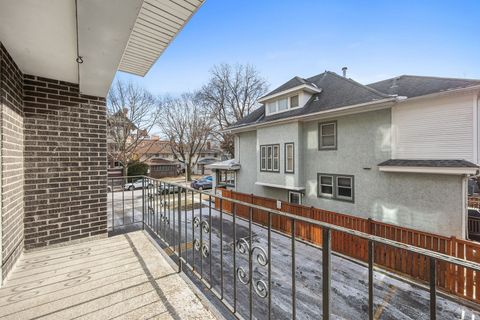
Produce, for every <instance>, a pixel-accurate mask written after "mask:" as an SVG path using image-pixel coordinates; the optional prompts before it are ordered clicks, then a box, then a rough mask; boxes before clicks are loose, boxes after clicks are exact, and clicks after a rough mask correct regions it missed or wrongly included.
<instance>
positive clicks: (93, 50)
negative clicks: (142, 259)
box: [0, 0, 202, 283]
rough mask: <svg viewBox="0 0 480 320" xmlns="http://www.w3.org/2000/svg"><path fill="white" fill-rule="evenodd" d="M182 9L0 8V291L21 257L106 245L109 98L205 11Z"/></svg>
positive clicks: (101, 4) (88, 4) (14, 4)
mask: <svg viewBox="0 0 480 320" xmlns="http://www.w3.org/2000/svg"><path fill="white" fill-rule="evenodd" d="M180 3H181V4H178V3H177V2H175V3H174V2H172V1H164V2H162V3H160V4H157V7H152V5H151V4H150V3H148V2H147V1H145V2H144V1H139V0H135V1H128V2H124V3H123V4H122V6H118V5H117V4H116V2H115V1H110V0H107V1H96V2H94V1H79V2H78V3H77V2H74V1H48V2H43V1H41V2H34V1H27V0H22V1H10V2H2V4H1V5H0V106H1V109H2V112H1V119H0V131H1V142H0V143H1V148H0V149H1V158H0V159H1V161H0V162H1V170H0V195H1V196H0V208H1V214H0V226H1V228H0V230H1V231H0V249H1V250H0V257H1V262H2V264H1V272H0V275H1V279H0V283H1V282H2V281H3V279H4V278H5V277H6V276H7V274H8V273H9V271H10V270H11V269H12V267H13V266H14V265H15V262H16V261H17V259H18V257H19V256H20V254H21V253H22V252H23V251H24V250H29V249H33V248H38V247H43V246H50V245H55V244H58V243H65V242H72V241H75V242H76V241H80V240H82V241H83V240H87V239H93V238H99V237H100V238H101V237H106V236H107V207H106V206H107V132H106V108H105V96H106V94H107V92H108V89H109V87H110V84H111V82H112V79H113V78H114V76H115V73H116V71H117V70H120V71H124V72H128V73H132V74H136V75H140V76H144V75H145V74H146V73H147V72H148V71H149V69H150V67H151V66H152V65H153V63H154V62H155V61H156V60H157V58H158V57H159V56H160V55H161V53H162V52H163V51H164V50H165V48H166V47H167V46H168V45H169V44H170V42H171V41H172V39H173V38H174V37H175V36H176V35H177V33H178V32H179V31H180V30H181V28H182V27H183V26H184V25H185V24H186V23H187V21H188V20H189V18H190V17H191V16H192V15H193V14H194V13H195V12H196V10H197V9H198V7H199V6H200V5H201V4H202V1H189V2H188V3H187V2H186V1H180ZM192 3H194V4H192ZM147 12H148V18H147V17H146V15H147ZM165 15H167V16H168V17H171V18H170V19H174V20H175V23H173V24H172V23H167V22H168V21H169V20H168V21H167V20H165V18H164V16H165ZM152 17H153V19H157V20H158V21H157V22H156V23H151V22H147V23H145V22H144V21H145V19H147V20H148V19H152ZM142 21H143V22H142ZM149 21H150V20H149Z"/></svg>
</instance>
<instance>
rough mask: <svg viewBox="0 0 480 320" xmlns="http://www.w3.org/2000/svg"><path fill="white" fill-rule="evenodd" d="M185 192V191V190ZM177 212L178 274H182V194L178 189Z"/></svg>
mask: <svg viewBox="0 0 480 320" xmlns="http://www.w3.org/2000/svg"><path fill="white" fill-rule="evenodd" d="M185 192H187V190H185ZM177 194H178V199H177V211H178V272H182V208H181V204H182V193H181V189H180V188H179V189H178V192H177Z"/></svg>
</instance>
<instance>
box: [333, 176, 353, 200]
mask: <svg viewBox="0 0 480 320" xmlns="http://www.w3.org/2000/svg"><path fill="white" fill-rule="evenodd" d="M338 178H345V179H349V180H350V187H343V186H339V185H338ZM339 188H345V189H350V190H351V192H350V193H351V195H352V196H351V197H345V196H341V195H339V192H338V189H339ZM335 198H337V199H340V200H348V201H353V177H351V176H336V177H335Z"/></svg>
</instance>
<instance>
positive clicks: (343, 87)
mask: <svg viewBox="0 0 480 320" xmlns="http://www.w3.org/2000/svg"><path fill="white" fill-rule="evenodd" d="M479 91H480V80H468V79H451V78H437V77H421V76H409V75H403V76H400V77H395V78H392V79H387V80H384V81H380V82H376V83H372V84H369V85H363V84H360V83H358V82H356V81H354V80H352V79H349V78H347V77H344V76H340V75H337V74H336V73H334V72H330V71H325V72H324V73H321V74H319V75H316V76H313V77H310V78H306V79H304V78H300V77H294V78H292V79H291V80H289V81H287V82H286V83H285V84H283V85H281V86H280V87H278V88H276V89H275V90H273V91H271V92H270V93H268V94H267V95H266V96H264V97H262V98H261V99H259V103H261V104H262V105H261V107H260V108H258V109H257V110H255V111H254V112H252V113H251V114H249V115H248V116H247V117H245V118H244V119H242V120H241V121H239V122H238V123H236V124H235V125H234V126H232V127H231V128H229V131H230V132H232V133H234V134H235V137H236V138H235V162H236V163H238V166H237V167H235V169H234V170H233V171H231V172H230V175H232V174H234V175H235V183H234V184H230V188H232V189H234V190H236V191H238V192H243V193H253V194H256V195H259V196H264V197H270V198H275V199H279V200H282V201H288V202H295V203H302V204H304V205H308V206H314V207H318V208H322V209H326V210H331V211H336V212H340V213H346V214H351V215H356V216H361V217H365V218H368V217H370V218H372V219H375V220H377V221H382V222H386V223H392V224H396V225H401V226H404V227H409V228H414V229H418V230H422V231H425V232H431V233H436V234H441V235H445V236H456V237H458V238H465V237H466V231H465V229H466V227H465V225H466V215H467V213H466V208H467V192H466V188H467V180H468V177H469V176H471V175H476V174H477V171H478V163H479V149H480V146H479V138H478V136H479V131H478V123H479V121H480V118H479V111H478V108H479ZM223 171H225V170H223ZM223 171H222V170H217V176H218V177H222V176H225V175H226V174H227V172H223ZM218 177H217V179H216V180H218V179H219V178H218ZM217 182H218V181H217Z"/></svg>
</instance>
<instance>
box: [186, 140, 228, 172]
mask: <svg viewBox="0 0 480 320" xmlns="http://www.w3.org/2000/svg"><path fill="white" fill-rule="evenodd" d="M194 159H196V160H197V164H196V165H195V166H194V167H193V169H192V173H193V174H201V175H204V174H211V173H212V171H211V170H210V169H209V168H208V165H210V164H212V163H215V162H218V161H222V160H226V159H228V157H227V156H226V153H225V152H224V151H223V150H221V149H220V148H219V147H218V146H216V145H215V144H214V143H212V142H211V141H207V143H206V146H205V148H203V149H202V150H201V151H200V152H198V153H197V154H196V158H194Z"/></svg>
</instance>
